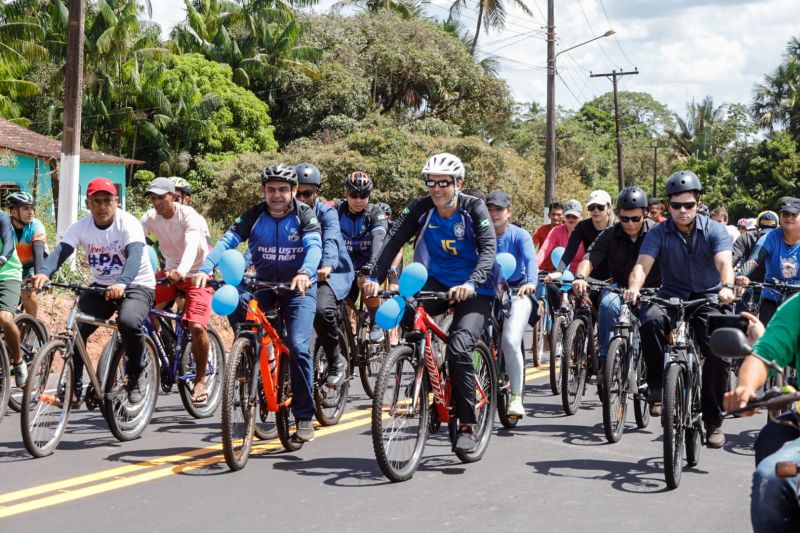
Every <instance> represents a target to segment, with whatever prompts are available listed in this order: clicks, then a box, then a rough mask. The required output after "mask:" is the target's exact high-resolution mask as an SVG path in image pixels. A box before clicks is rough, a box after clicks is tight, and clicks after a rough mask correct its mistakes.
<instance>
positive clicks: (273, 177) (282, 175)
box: [261, 163, 297, 187]
mask: <svg viewBox="0 0 800 533" xmlns="http://www.w3.org/2000/svg"><path fill="white" fill-rule="evenodd" d="M268 181H285V182H286V183H288V184H290V185H291V186H292V187H296V186H297V173H296V172H295V171H294V167H290V166H289V165H284V164H283V163H276V164H274V165H270V166H268V167H267V168H265V169H264V170H262V171H261V185H264V184H265V183H267V182H268Z"/></svg>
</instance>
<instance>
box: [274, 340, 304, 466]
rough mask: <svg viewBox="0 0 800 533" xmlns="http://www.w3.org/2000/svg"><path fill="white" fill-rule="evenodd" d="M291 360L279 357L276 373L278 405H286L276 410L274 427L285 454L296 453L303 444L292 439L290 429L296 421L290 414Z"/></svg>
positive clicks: (285, 356)
mask: <svg viewBox="0 0 800 533" xmlns="http://www.w3.org/2000/svg"><path fill="white" fill-rule="evenodd" d="M290 364H291V360H290V359H289V356H287V355H281V359H280V365H281V368H280V372H279V373H278V393H277V396H278V403H279V404H282V403H286V404H288V405H283V406H281V407H279V408H278V412H277V413H276V414H275V425H276V426H277V428H278V438H279V439H280V441H281V444H282V445H283V449H284V450H286V451H287V452H296V451H297V450H299V449H300V448H302V447H303V442H302V441H300V440H297V439H296V438H294V434H293V433H292V428H294V427H296V426H297V420H295V418H294V413H293V412H292V402H291V399H292V377H291V372H290V370H291V369H290V368H289V365H290Z"/></svg>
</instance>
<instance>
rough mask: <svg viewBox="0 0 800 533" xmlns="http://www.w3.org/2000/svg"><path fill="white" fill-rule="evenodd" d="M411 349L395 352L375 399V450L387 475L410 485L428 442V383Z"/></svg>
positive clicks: (400, 348) (383, 371)
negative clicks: (426, 441)
mask: <svg viewBox="0 0 800 533" xmlns="http://www.w3.org/2000/svg"><path fill="white" fill-rule="evenodd" d="M421 364H422V363H421V362H420V361H418V360H416V358H415V357H414V349H413V348H412V347H411V346H405V345H400V346H396V347H395V348H392V350H391V351H389V354H388V356H387V357H386V359H385V360H384V363H383V367H382V368H381V372H380V374H378V379H377V381H376V383H375V396H374V397H373V398H372V448H373V449H374V450H375V458H376V459H377V460H378V465H379V466H380V468H381V471H382V472H383V474H384V475H385V476H386V477H387V478H389V479H390V480H391V481H395V482H396V481H406V480H407V479H411V477H412V476H413V475H414V472H416V470H417V467H418V466H419V462H420V460H421V459H422V452H423V450H424V449H425V440H426V439H427V438H428V417H429V416H430V409H429V405H428V381H427V379H426V376H425V374H424V372H419V370H420V365H421Z"/></svg>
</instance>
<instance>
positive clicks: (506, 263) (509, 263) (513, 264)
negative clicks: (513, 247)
mask: <svg viewBox="0 0 800 533" xmlns="http://www.w3.org/2000/svg"><path fill="white" fill-rule="evenodd" d="M495 261H497V264H498V265H500V271H501V272H503V277H504V278H506V279H508V278H510V277H511V275H512V274H514V271H515V270H516V269H517V260H516V258H515V257H514V256H513V255H511V254H510V253H508V252H503V253H501V254H497V257H495Z"/></svg>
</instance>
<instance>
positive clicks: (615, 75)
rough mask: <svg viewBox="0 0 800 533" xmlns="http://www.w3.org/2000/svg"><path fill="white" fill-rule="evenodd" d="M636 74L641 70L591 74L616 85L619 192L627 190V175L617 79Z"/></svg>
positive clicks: (615, 111)
mask: <svg viewBox="0 0 800 533" xmlns="http://www.w3.org/2000/svg"><path fill="white" fill-rule="evenodd" d="M635 74H639V69H638V68H637V69H635V70H634V71H632V72H623V71H621V70H620V71H619V72H617V71H616V70H612V71H611V72H609V73H606V74H592V73H591V72H590V73H589V77H590V78H600V77H605V78H608V79H610V80H611V83H613V84H614V123H615V124H616V129H617V185H618V186H619V190H620V191H621V190H622V189H624V188H625V174H623V173H622V130H621V128H620V119H619V97H618V96H617V78H621V77H622V76H632V75H635Z"/></svg>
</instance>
